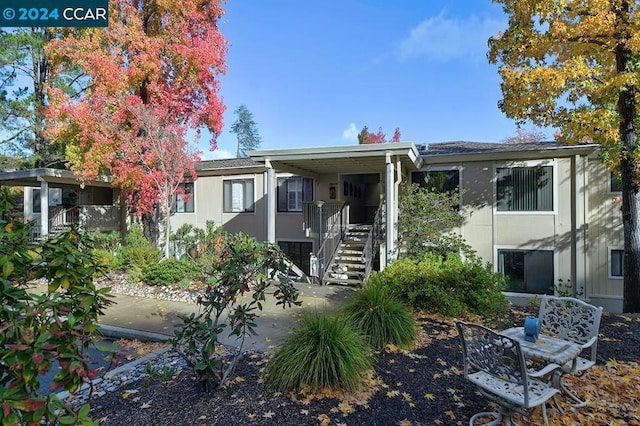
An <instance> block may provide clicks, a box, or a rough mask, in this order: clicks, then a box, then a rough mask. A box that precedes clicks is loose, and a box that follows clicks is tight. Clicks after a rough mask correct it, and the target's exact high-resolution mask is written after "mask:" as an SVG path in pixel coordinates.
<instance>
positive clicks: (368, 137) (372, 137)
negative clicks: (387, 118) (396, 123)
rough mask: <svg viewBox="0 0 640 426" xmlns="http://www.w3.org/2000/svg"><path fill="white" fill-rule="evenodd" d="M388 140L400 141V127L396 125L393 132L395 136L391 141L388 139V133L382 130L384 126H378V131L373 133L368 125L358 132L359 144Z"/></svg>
mask: <svg viewBox="0 0 640 426" xmlns="http://www.w3.org/2000/svg"><path fill="white" fill-rule="evenodd" d="M386 142H400V128H398V127H396V130H395V131H394V132H393V138H392V139H391V140H390V141H387V135H386V134H385V133H384V132H383V131H382V127H378V132H377V133H373V132H370V131H369V128H368V127H367V126H364V127H363V128H362V130H360V133H358V144H360V145H368V144H374V143H386Z"/></svg>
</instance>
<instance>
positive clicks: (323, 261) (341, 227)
mask: <svg viewBox="0 0 640 426" xmlns="http://www.w3.org/2000/svg"><path fill="white" fill-rule="evenodd" d="M322 208H323V209H324V206H323V207H322ZM348 209H349V205H348V204H347V203H343V204H342V208H341V209H340V210H339V211H338V212H337V213H334V214H333V215H331V216H328V217H327V218H326V219H324V220H323V222H324V224H326V229H327V231H326V232H322V235H320V241H322V244H321V245H320V249H319V250H318V252H317V254H316V256H317V258H318V262H319V274H318V276H319V277H320V284H322V282H323V281H324V279H325V275H326V274H327V271H325V270H324V267H325V266H326V265H330V264H331V261H332V260H333V257H334V256H335V254H336V251H337V249H338V246H339V245H340V242H341V241H342V240H343V238H344V235H345V232H346V230H347V226H348V224H349V214H348Z"/></svg>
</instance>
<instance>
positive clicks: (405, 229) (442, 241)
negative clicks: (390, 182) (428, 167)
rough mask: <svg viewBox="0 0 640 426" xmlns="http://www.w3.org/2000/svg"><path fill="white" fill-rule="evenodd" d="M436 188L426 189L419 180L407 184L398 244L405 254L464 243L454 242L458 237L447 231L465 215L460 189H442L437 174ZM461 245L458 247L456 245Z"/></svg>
mask: <svg viewBox="0 0 640 426" xmlns="http://www.w3.org/2000/svg"><path fill="white" fill-rule="evenodd" d="M433 180H434V181H435V183H434V185H436V186H434V187H431V188H423V187H421V186H420V185H418V184H415V183H406V182H405V183H403V184H402V185H401V186H400V194H399V199H398V206H399V212H398V245H399V248H400V255H401V257H409V258H410V257H421V256H422V254H424V252H425V251H430V250H433V249H434V248H435V247H437V248H443V247H447V248H448V247H451V248H452V249H453V250H456V249H457V248H461V247H462V246H464V244H463V243H462V242H459V243H458V244H454V243H453V242H452V241H453V240H454V239H455V238H454V237H451V236H450V237H445V236H444V234H445V233H446V232H447V231H450V230H452V229H453V228H455V227H457V226H460V225H461V224H462V221H463V220H464V216H463V215H462V213H461V212H460V209H459V205H460V195H459V193H458V191H451V192H448V191H442V190H439V189H441V188H439V187H438V185H439V183H438V179H437V175H436V176H435V178H434V179H433ZM453 246H457V248H453Z"/></svg>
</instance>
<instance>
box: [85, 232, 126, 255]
mask: <svg viewBox="0 0 640 426" xmlns="http://www.w3.org/2000/svg"><path fill="white" fill-rule="evenodd" d="M88 236H89V238H90V239H91V240H92V241H93V248H94V249H96V250H103V251H106V252H109V253H112V254H116V253H117V252H118V249H119V248H120V247H121V246H122V237H121V235H120V233H119V232H116V231H113V232H90V233H89V234H88Z"/></svg>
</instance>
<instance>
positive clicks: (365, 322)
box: [341, 282, 417, 349]
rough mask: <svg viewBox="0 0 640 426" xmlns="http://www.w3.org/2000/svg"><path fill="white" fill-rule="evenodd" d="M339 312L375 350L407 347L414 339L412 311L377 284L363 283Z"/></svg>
mask: <svg viewBox="0 0 640 426" xmlns="http://www.w3.org/2000/svg"><path fill="white" fill-rule="evenodd" d="M341 312H342V313H343V315H344V317H345V318H346V320H347V321H348V322H350V323H351V325H352V326H353V327H354V328H355V329H356V330H357V331H359V332H360V333H361V334H362V335H363V336H364V338H365V339H366V340H367V342H368V343H369V344H370V345H371V346H372V347H373V348H375V349H382V348H384V347H385V346H386V345H388V344H393V345H396V346H407V345H409V344H410V343H411V342H413V341H414V340H415V339H416V337H417V331H416V320H415V318H414V317H413V315H412V312H411V311H410V310H409V308H407V307H406V306H405V305H404V304H403V303H402V302H400V300H398V298H397V296H395V295H394V294H393V292H392V290H391V289H390V288H389V287H387V286H385V285H383V284H380V283H373V282H371V283H367V284H365V286H364V287H363V288H362V289H361V290H357V291H356V292H354V293H353V295H352V296H351V298H350V299H349V300H347V301H346V302H345V304H344V305H343V306H342V309H341Z"/></svg>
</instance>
